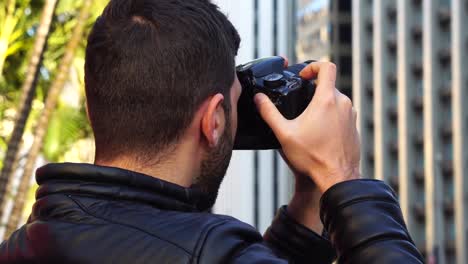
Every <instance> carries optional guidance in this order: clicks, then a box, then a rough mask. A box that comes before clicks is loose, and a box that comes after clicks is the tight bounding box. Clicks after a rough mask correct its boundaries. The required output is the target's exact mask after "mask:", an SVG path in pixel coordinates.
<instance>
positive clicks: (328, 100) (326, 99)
mask: <svg viewBox="0 0 468 264" xmlns="http://www.w3.org/2000/svg"><path fill="white" fill-rule="evenodd" d="M321 101H322V103H323V104H324V105H325V106H334V105H335V103H336V97H335V96H334V95H333V94H327V95H325V96H322V100H321Z"/></svg>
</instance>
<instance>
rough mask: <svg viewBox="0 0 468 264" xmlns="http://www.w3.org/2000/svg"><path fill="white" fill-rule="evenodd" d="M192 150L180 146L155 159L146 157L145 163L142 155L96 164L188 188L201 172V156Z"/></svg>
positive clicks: (98, 161)
mask: <svg viewBox="0 0 468 264" xmlns="http://www.w3.org/2000/svg"><path fill="white" fill-rule="evenodd" d="M190 149H193V148H189V147H188V146H185V147H184V146H182V145H180V146H178V147H177V148H176V149H174V150H173V151H171V152H170V153H164V154H162V155H157V158H153V159H147V158H146V157H145V158H144V161H143V160H142V158H141V156H142V155H125V156H121V157H118V158H116V159H113V160H111V161H104V160H96V161H95V162H94V163H95V164H96V165H100V166H108V167H117V168H121V169H126V170H131V171H135V172H139V173H143V174H146V175H149V176H151V177H153V178H157V179H161V180H164V181H167V182H171V183H174V184H177V185H180V186H183V187H186V188H188V187H190V186H191V185H192V184H193V179H194V178H195V176H196V175H198V173H199V172H200V166H199V165H198V164H199V163H198V162H197V159H198V156H199V155H198V153H195V151H190ZM144 156H146V155H144ZM161 157H164V158H161ZM195 157H196V158H195Z"/></svg>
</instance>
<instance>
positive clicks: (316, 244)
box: [199, 207, 335, 264]
mask: <svg viewBox="0 0 468 264" xmlns="http://www.w3.org/2000/svg"><path fill="white" fill-rule="evenodd" d="M207 233H208V234H207V236H206V239H205V243H203V247H202V248H201V250H200V254H199V263H239V264H240V263H242V264H244V263H247V264H250V263H256V264H257V263H258V264H259V263H272V264H280V263H281V264H285V263H318V264H326V263H331V262H332V261H333V260H334V259H335V251H334V249H333V247H332V246H331V243H330V242H329V241H328V240H326V239H324V238H322V237H321V236H319V235H317V234H315V233H314V232H312V231H310V230H308V229H307V228H305V227H303V226H301V225H299V224H298V223H295V222H293V220H292V219H291V218H290V217H289V216H288V215H287V213H286V210H285V207H283V208H281V209H280V210H279V212H278V214H277V215H276V217H275V219H274V221H273V223H272V225H271V227H270V228H269V230H268V231H267V232H266V235H265V239H264V238H263V237H262V236H261V234H260V233H259V232H258V231H257V230H256V229H255V228H253V227H252V226H250V225H248V224H245V223H242V222H240V221H238V220H235V219H231V220H228V221H224V222H222V223H220V224H218V225H216V226H215V227H213V228H211V230H209V231H208V232H207Z"/></svg>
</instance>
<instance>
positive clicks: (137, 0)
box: [85, 0, 240, 160]
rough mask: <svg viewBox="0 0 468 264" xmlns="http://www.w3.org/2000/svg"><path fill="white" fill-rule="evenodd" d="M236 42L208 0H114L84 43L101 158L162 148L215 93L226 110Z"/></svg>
mask: <svg viewBox="0 0 468 264" xmlns="http://www.w3.org/2000/svg"><path fill="white" fill-rule="evenodd" d="M239 43H240V37H239V34H238V32H237V30H236V29H235V28H234V26H233V25H232V24H231V22H229V20H228V19H227V17H226V16H225V15H224V14H223V13H222V12H221V11H220V10H219V8H218V7H217V6H216V5H215V4H213V3H211V2H210V1H209V0H111V1H110V2H109V4H108V5H107V7H106V8H105V9H104V12H103V13H102V15H101V16H100V17H99V18H98V19H97V20H96V23H95V24H94V27H93V29H92V31H91V33H90V35H89V38H88V45H87V48H86V63H85V86H86V97H87V104H88V105H87V107H88V115H89V118H90V121H91V126H92V128H93V130H94V136H95V141H96V155H97V157H96V158H99V159H105V160H109V159H113V158H115V157H117V156H118V155H121V154H122V153H128V152H135V153H147V154H154V153H158V152H160V151H163V150H164V149H166V148H167V147H169V146H170V145H172V144H174V143H176V142H177V141H178V139H179V138H180V136H181V135H182V134H183V133H184V131H185V130H186V128H187V127H188V126H189V124H190V122H191V121H192V119H193V116H194V113H195V111H196V110H197V108H198V107H199V106H200V105H201V103H203V101H205V100H206V99H207V98H208V97H210V96H212V95H214V94H217V93H222V94H223V95H224V96H225V101H224V104H223V107H224V108H225V110H227V112H229V110H230V108H229V107H230V101H229V98H230V97H229V94H230V88H231V87H232V84H233V82H234V77H235V56H236V55H237V51H238V49H239ZM98 156H99V157H98Z"/></svg>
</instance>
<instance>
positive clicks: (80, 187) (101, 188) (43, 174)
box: [36, 163, 209, 211]
mask: <svg viewBox="0 0 468 264" xmlns="http://www.w3.org/2000/svg"><path fill="white" fill-rule="evenodd" d="M36 181H37V183H38V184H39V188H38V190H37V192H36V199H39V198H42V197H44V196H46V195H49V194H56V193H67V194H82V195H92V196H101V197H104V198H110V199H123V200H130V201H135V202H140V203H147V204H150V205H152V206H155V207H157V208H160V209H165V210H176V211H204V210H207V209H209V208H206V207H207V206H206V200H207V199H206V198H207V197H206V196H205V195H204V194H203V193H202V192H201V191H199V190H198V189H194V188H184V187H182V186H179V185H176V184H173V183H170V182H167V181H163V180H160V179H156V178H154V177H151V176H148V175H145V174H141V173H137V172H134V171H129V170H124V169H120V168H114V167H104V166H97V165H92V164H77V163H60V164H53V163H52V164H48V165H45V166H43V167H41V168H39V169H38V170H37V171H36Z"/></svg>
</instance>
